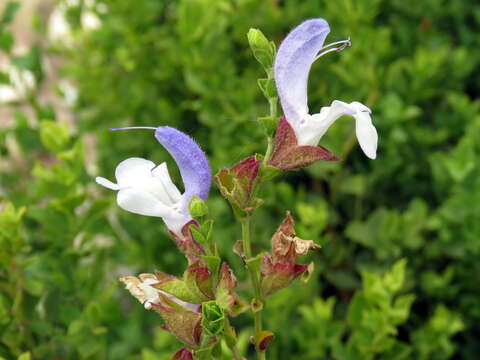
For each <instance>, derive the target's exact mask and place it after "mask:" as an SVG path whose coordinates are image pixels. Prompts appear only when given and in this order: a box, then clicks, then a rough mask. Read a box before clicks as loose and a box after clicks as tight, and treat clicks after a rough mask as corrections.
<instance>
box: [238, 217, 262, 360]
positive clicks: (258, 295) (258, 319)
mask: <svg viewBox="0 0 480 360" xmlns="http://www.w3.org/2000/svg"><path fill="white" fill-rule="evenodd" d="M242 238H243V250H244V252H245V257H246V259H247V260H249V259H251V258H252V247H251V242H250V240H251V239H250V217H246V218H245V219H243V220H242ZM247 269H248V273H249V274H250V279H251V281H252V284H253V290H254V294H255V300H257V302H260V303H261V305H260V306H262V307H263V296H262V290H261V288H260V280H259V274H258V271H256V270H255V269H252V268H251V267H250V266H248V265H247ZM254 321H255V339H258V338H260V335H261V332H262V309H259V310H258V311H256V312H255V317H254ZM255 350H256V352H257V359H258V360H265V352H264V351H260V350H259V349H258V347H257V346H255Z"/></svg>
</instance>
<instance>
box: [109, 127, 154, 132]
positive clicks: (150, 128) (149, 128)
mask: <svg viewBox="0 0 480 360" xmlns="http://www.w3.org/2000/svg"><path fill="white" fill-rule="evenodd" d="M137 129H141V130H157V128H156V127H153V126H127V127H121V128H110V129H108V130H110V131H117V130H137Z"/></svg>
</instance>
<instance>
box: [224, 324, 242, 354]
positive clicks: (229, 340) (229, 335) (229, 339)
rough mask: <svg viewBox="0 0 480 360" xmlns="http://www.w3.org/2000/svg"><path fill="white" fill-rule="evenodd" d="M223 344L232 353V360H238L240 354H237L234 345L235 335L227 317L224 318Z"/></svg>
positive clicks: (235, 345)
mask: <svg viewBox="0 0 480 360" xmlns="http://www.w3.org/2000/svg"><path fill="white" fill-rule="evenodd" d="M224 336H225V338H226V339H225V343H226V344H227V346H228V348H229V349H230V351H231V352H232V356H233V360H240V359H241V358H240V354H239V353H238V349H237V344H236V338H237V337H236V335H235V333H234V331H233V330H232V328H231V326H230V321H229V320H228V316H225V335H224Z"/></svg>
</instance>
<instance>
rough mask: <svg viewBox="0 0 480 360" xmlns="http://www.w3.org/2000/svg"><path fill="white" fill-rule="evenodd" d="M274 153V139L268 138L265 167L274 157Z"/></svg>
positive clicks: (264, 159)
mask: <svg viewBox="0 0 480 360" xmlns="http://www.w3.org/2000/svg"><path fill="white" fill-rule="evenodd" d="M272 152H273V138H272V137H271V136H269V137H268V138H267V151H266V152H265V157H264V158H263V165H267V163H268V161H269V160H270V157H271V156H272Z"/></svg>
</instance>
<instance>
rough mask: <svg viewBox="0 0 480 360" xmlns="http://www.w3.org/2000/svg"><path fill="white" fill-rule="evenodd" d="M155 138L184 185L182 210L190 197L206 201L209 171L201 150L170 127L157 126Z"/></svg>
mask: <svg viewBox="0 0 480 360" xmlns="http://www.w3.org/2000/svg"><path fill="white" fill-rule="evenodd" d="M155 137H156V138H157V140H158V141H159V142H160V144H162V145H163V146H164V147H165V149H167V151H168V152H169V153H170V155H172V157H173V158H174V159H175V162H176V163H177V165H178V168H179V169H180V174H181V175H182V179H183V183H184V185H185V193H184V194H183V197H184V209H185V210H186V209H187V207H188V202H189V201H190V198H191V197H192V196H198V197H200V198H202V199H204V200H205V199H206V198H207V196H208V192H209V191H210V184H211V177H212V175H211V170H210V166H209V165H208V160H207V158H206V156H205V154H204V153H203V151H202V149H200V147H199V146H198V145H197V143H196V142H195V141H194V140H193V139H192V138H191V137H189V136H188V135H186V134H184V133H183V132H181V131H179V130H177V129H174V128H172V127H170V126H159V127H158V128H157V129H156V131H155Z"/></svg>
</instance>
